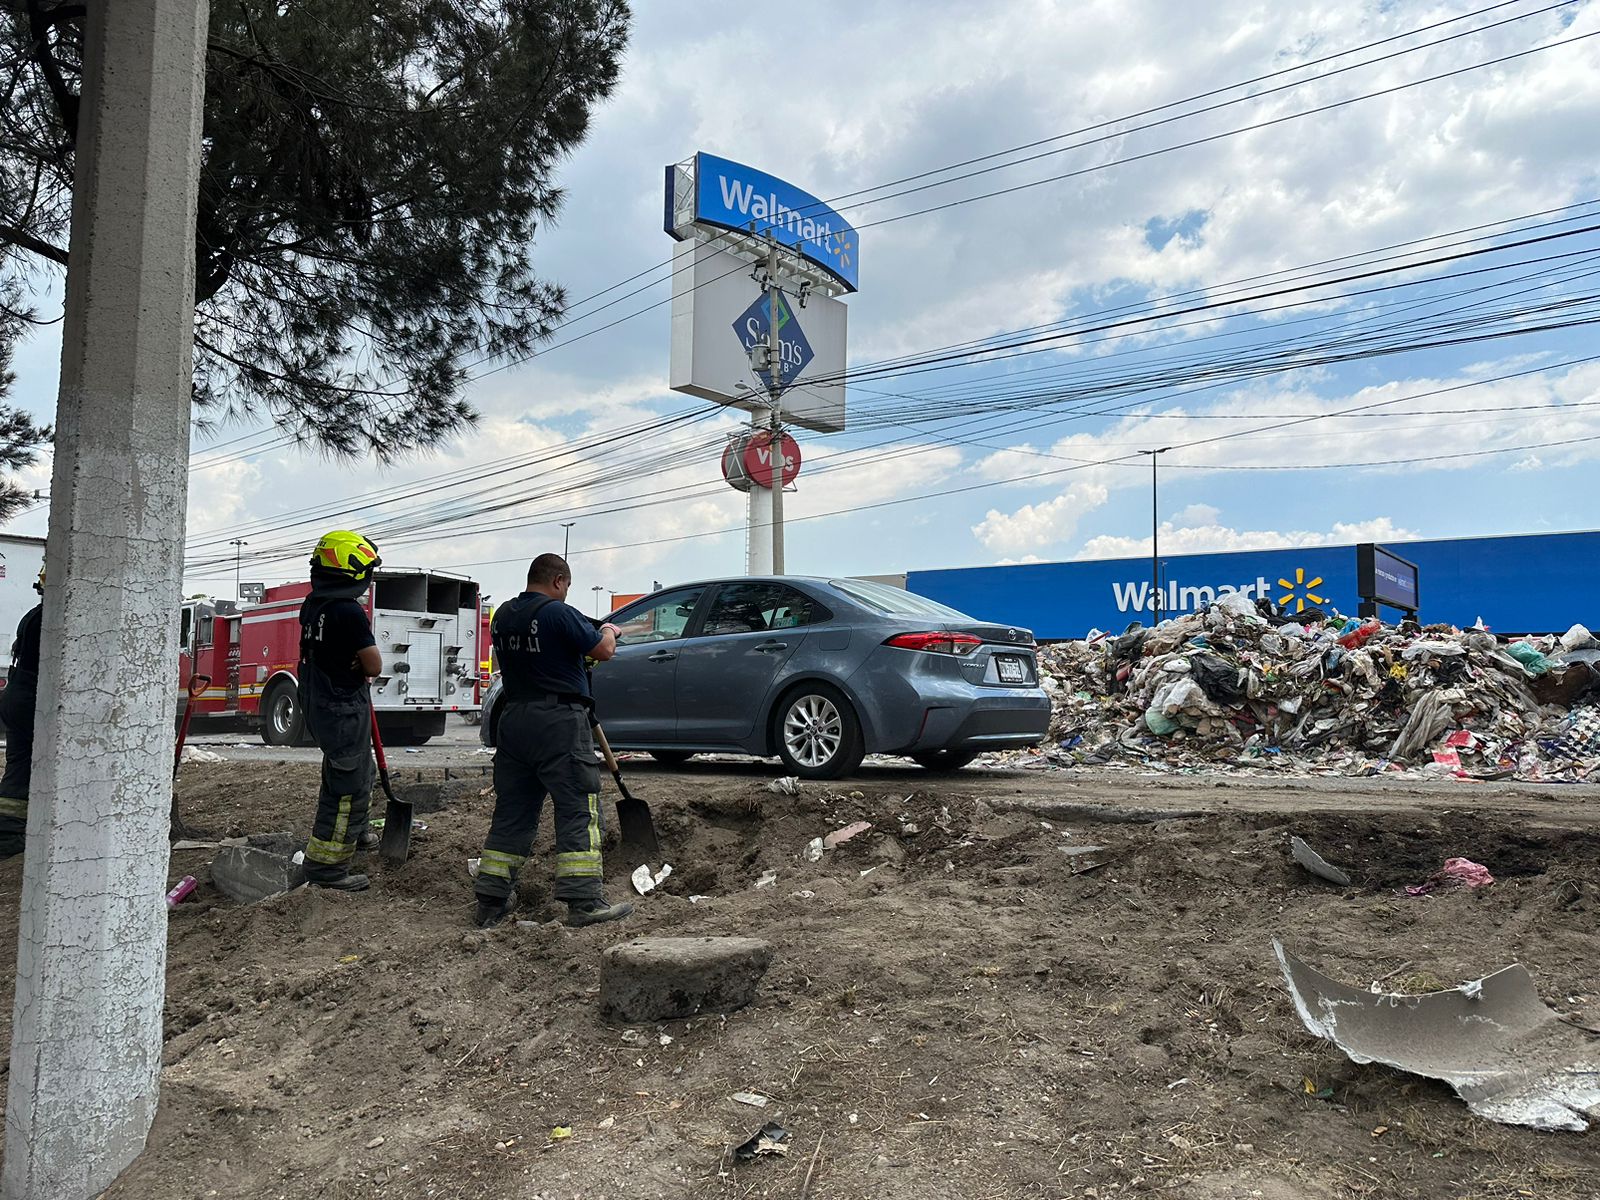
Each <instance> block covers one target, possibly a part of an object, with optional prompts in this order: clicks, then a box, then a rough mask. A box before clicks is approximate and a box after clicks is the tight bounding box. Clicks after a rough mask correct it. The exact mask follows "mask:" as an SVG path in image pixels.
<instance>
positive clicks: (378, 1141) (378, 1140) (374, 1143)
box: [367, 1135, 383, 1150]
mask: <svg viewBox="0 0 1600 1200" xmlns="http://www.w3.org/2000/svg"><path fill="white" fill-rule="evenodd" d="M381 1145H383V1137H382V1136H381V1135H380V1136H378V1137H375V1138H373V1139H372V1140H371V1141H370V1142H368V1143H367V1149H368V1150H376V1149H377V1148H378V1147H379V1146H381Z"/></svg>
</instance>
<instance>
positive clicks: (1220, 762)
mask: <svg viewBox="0 0 1600 1200" xmlns="http://www.w3.org/2000/svg"><path fill="white" fill-rule="evenodd" d="M1038 658H1039V671H1040V682H1041V684H1042V685H1043V686H1044V687H1045V689H1046V690H1047V691H1049V692H1050V694H1051V700H1052V711H1051V723H1050V734H1049V737H1048V738H1047V740H1046V742H1045V744H1044V745H1043V746H1042V747H1040V748H1038V749H1032V750H1016V751H1002V752H999V753H997V754H995V755H994V756H992V761H995V762H998V763H1000V764H1001V765H1006V766H1021V767H1038V768H1060V767H1068V768H1070V767H1075V766H1079V765H1092V766H1111V767H1120V768H1123V769H1129V768H1133V769H1140V770H1151V769H1156V770H1167V771H1171V770H1193V769H1205V768H1226V769H1227V770H1229V771H1230V772H1234V773H1248V774H1255V775H1269V776H1285V775H1293V776H1317V775H1324V776H1326V775H1340V776H1381V775H1388V774H1391V773H1396V772H1404V771H1427V772H1429V773H1433V774H1438V773H1441V772H1442V773H1446V774H1448V775H1454V776H1455V777H1457V778H1462V779H1478V780H1491V779H1512V778H1515V779H1524V780H1533V781H1538V782H1582V781H1584V780H1587V779H1591V778H1593V779H1600V703H1597V702H1600V644H1597V643H1596V642H1595V639H1594V635H1593V634H1592V633H1590V632H1589V631H1588V630H1587V629H1584V628H1582V627H1579V628H1574V629H1572V630H1569V631H1568V633H1567V634H1564V635H1562V637H1560V638H1556V637H1536V638H1523V639H1520V640H1518V641H1516V642H1512V643H1509V644H1508V643H1506V642H1505V641H1503V640H1501V639H1499V638H1497V637H1496V636H1495V635H1494V634H1492V633H1490V632H1489V631H1487V630H1484V629H1457V628H1455V627H1454V626H1450V625H1429V626H1425V627H1423V628H1422V629H1417V628H1416V627H1415V626H1414V625H1406V626H1388V625H1382V624H1380V623H1379V622H1377V621H1375V620H1368V621H1358V620H1355V619H1353V618H1346V617H1343V616H1341V615H1339V614H1337V613H1324V612H1321V611H1318V612H1312V611H1310V610H1307V611H1306V612H1304V613H1298V614H1280V613H1277V612H1275V611H1273V610H1272V608H1271V606H1270V605H1263V606H1261V607H1260V608H1259V609H1258V607H1257V606H1256V605H1254V604H1252V603H1250V602H1249V601H1244V600H1241V599H1239V598H1236V597H1234V596H1233V595H1232V594H1230V596H1229V597H1227V598H1224V599H1220V600H1219V601H1218V602H1217V603H1215V604H1213V605H1212V606H1210V607H1209V608H1208V609H1206V610H1204V611H1201V612H1197V613H1188V614H1185V615H1183V616H1181V617H1175V618H1173V619H1171V620H1168V621H1163V622H1162V623H1161V624H1159V625H1158V626H1156V627H1155V628H1154V629H1145V628H1142V627H1141V628H1138V629H1132V630H1130V631H1129V632H1127V633H1124V634H1122V635H1121V636H1120V637H1101V638H1099V639H1097V640H1094V641H1072V642H1061V643H1057V644H1055V645H1051V646H1045V647H1043V648H1041V649H1040V651H1039V655H1038ZM1435 752H1438V753H1440V754H1442V755H1444V756H1445V757H1443V758H1442V759H1441V760H1439V761H1438V762H1435V757H1434V756H1435ZM1452 755H1453V756H1454V757H1451V756H1452Z"/></svg>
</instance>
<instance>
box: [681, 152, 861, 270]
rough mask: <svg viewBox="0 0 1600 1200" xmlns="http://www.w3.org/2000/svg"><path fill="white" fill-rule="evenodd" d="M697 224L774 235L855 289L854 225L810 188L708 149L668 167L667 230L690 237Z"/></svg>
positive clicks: (857, 267)
mask: <svg viewBox="0 0 1600 1200" xmlns="http://www.w3.org/2000/svg"><path fill="white" fill-rule="evenodd" d="M691 163H692V164H693V166H692V170H685V167H688V166H689V165H690V164H691ZM693 223H699V224H701V225H710V226H715V227H716V228H719V229H729V230H734V231H737V232H740V233H748V234H753V235H755V236H756V237H765V236H767V235H768V234H770V235H771V236H772V238H773V239H774V240H775V241H777V242H778V243H779V244H780V245H782V246H785V247H787V248H789V249H790V250H792V251H794V252H795V253H796V254H798V255H799V256H800V257H801V258H803V259H805V260H806V261H807V262H809V263H811V264H812V265H814V266H817V267H820V268H821V269H822V270H824V271H826V272H827V273H828V274H829V275H831V276H832V277H833V278H834V279H836V280H837V281H838V282H839V283H840V284H841V285H842V286H843V289H844V290H845V291H849V292H853V291H855V290H856V287H857V284H858V281H859V278H860V270H861V266H860V259H861V255H860V250H859V239H858V238H857V236H856V231H855V229H854V228H853V227H852V226H851V225H850V223H849V222H848V221H846V220H845V219H844V218H843V217H841V216H840V215H839V214H838V213H836V212H834V210H833V209H831V208H830V207H828V205H826V204H824V203H823V202H822V201H821V200H818V199H817V198H816V197H815V196H813V195H812V194H811V193H810V192H806V191H802V190H801V189H800V188H797V187H795V186H794V185H793V184H792V183H785V182H784V181H783V180H781V179H778V178H777V177H775V176H772V175H768V174H767V173H766V172H765V171H758V170H756V169H755V168H754V167H747V166H745V165H744V164H742V163H736V162H733V161H731V160H729V159H726V158H718V157H717V156H716V155H714V154H706V153H704V152H701V153H699V154H696V155H695V156H694V158H693V159H691V160H689V163H686V164H682V165H680V166H678V167H668V168H667V195H666V231H667V232H668V233H670V234H671V235H672V236H673V237H675V238H677V239H679V240H680V241H681V240H683V239H685V238H687V237H689V236H691V234H690V231H689V229H688V228H686V227H687V226H690V225H691V224H693Z"/></svg>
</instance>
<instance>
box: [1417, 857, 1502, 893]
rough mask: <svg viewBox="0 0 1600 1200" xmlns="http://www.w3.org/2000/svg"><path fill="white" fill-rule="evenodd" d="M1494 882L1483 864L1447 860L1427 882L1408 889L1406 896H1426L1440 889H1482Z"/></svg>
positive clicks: (1464, 859)
mask: <svg viewBox="0 0 1600 1200" xmlns="http://www.w3.org/2000/svg"><path fill="white" fill-rule="evenodd" d="M1493 882H1494V876H1493V875H1491V874H1490V873H1489V868H1488V867H1486V866H1484V865H1483V864H1482V863H1475V862H1473V861H1472V860H1471V859H1470V858H1447V859H1445V860H1444V866H1442V867H1440V868H1439V869H1438V870H1437V871H1435V872H1434V873H1433V874H1432V875H1430V876H1429V877H1428V879H1427V881H1426V882H1424V883H1419V884H1417V885H1416V886H1414V887H1408V888H1406V895H1408V896H1426V895H1427V894H1428V893H1429V892H1431V891H1433V890H1434V888H1438V887H1469V888H1480V887H1486V886H1488V885H1489V884H1491V883H1493Z"/></svg>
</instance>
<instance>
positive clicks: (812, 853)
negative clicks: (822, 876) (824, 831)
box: [805, 837, 823, 862]
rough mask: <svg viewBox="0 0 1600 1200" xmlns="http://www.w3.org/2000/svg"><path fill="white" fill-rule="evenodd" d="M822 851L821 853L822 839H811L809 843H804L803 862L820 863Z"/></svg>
mask: <svg viewBox="0 0 1600 1200" xmlns="http://www.w3.org/2000/svg"><path fill="white" fill-rule="evenodd" d="M822 851H823V845H822V839H821V838H819V837H818V838H812V839H811V840H810V841H809V842H807V843H806V848H805V860H806V861H807V862H821V861H822Z"/></svg>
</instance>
